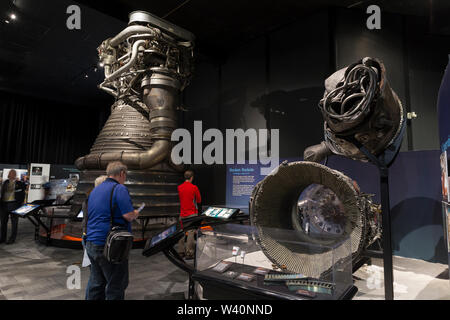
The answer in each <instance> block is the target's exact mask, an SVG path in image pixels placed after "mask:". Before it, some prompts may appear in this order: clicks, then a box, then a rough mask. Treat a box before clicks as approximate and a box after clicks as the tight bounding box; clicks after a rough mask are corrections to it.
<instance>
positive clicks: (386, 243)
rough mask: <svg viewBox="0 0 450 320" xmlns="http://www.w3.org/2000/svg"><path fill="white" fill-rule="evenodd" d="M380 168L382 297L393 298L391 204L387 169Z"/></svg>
mask: <svg viewBox="0 0 450 320" xmlns="http://www.w3.org/2000/svg"><path fill="white" fill-rule="evenodd" d="M378 168H379V170H380V197H381V212H382V220H381V221H382V225H383V238H382V239H383V269H384V297H385V299H386V300H394V272H393V266H392V238H391V205H390V202H389V172H388V171H389V170H388V168H387V167H378Z"/></svg>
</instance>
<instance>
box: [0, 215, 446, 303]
mask: <svg viewBox="0 0 450 320" xmlns="http://www.w3.org/2000/svg"><path fill="white" fill-rule="evenodd" d="M33 234H34V230H33V227H32V225H31V224H30V223H29V222H28V221H27V220H23V219H20V224H19V235H18V241H17V243H15V244H13V245H5V244H1V245H0V300H4V299H8V300H9V299H11V300H20V299H32V300H41V299H51V300H66V299H83V298H84V290H85V288H86V284H87V281H88V277H89V269H88V268H81V288H80V289H72V290H69V289H67V285H66V282H67V279H68V276H69V274H68V273H66V271H67V268H68V267H69V266H71V265H78V266H80V265H81V261H82V252H81V251H77V250H72V249H62V248H54V247H46V246H44V245H41V244H37V243H36V242H35V241H34V240H33ZM380 266H382V261H380V260H378V259H374V260H373V264H372V266H367V265H365V266H363V267H362V268H361V269H359V270H358V271H357V272H356V273H355V274H354V278H355V284H356V286H357V287H358V289H359V292H358V293H357V295H356V296H355V298H354V299H355V300H370V299H376V300H378V299H383V286H382V284H383V282H382V281H383V279H382V276H383V269H382V267H380ZM394 279H395V282H394V290H395V297H396V299H447V300H450V282H449V280H448V267H447V266H446V265H443V264H437V263H429V262H425V261H422V260H415V259H407V258H401V257H394ZM187 283H188V282H187V278H186V274H185V273H184V272H183V271H181V270H180V269H178V268H177V267H175V266H174V265H173V264H171V263H170V262H169V261H168V260H167V259H166V258H165V257H164V256H163V255H162V254H159V255H156V256H153V257H151V258H145V257H144V256H142V255H141V250H133V251H132V254H131V257H130V285H129V287H128V289H127V292H126V299H130V300H131V299H134V300H146V299H183V297H184V291H186V289H187Z"/></svg>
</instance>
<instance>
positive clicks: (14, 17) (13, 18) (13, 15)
mask: <svg viewBox="0 0 450 320" xmlns="http://www.w3.org/2000/svg"><path fill="white" fill-rule="evenodd" d="M9 17H10V18H11V20H16V18H17V16H16V15H15V14H14V13H11V14H10V15H9Z"/></svg>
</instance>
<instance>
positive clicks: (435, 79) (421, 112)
mask: <svg viewBox="0 0 450 320" xmlns="http://www.w3.org/2000/svg"><path fill="white" fill-rule="evenodd" d="M367 16H368V15H367V14H365V13H364V12H362V11H359V10H344V9H338V10H337V11H336V36H335V39H336V40H335V46H336V56H335V57H336V65H337V67H338V68H342V67H344V66H346V65H348V64H349V63H351V62H353V61H355V60H357V59H359V58H361V57H364V56H373V57H377V58H380V59H381V60H382V61H383V62H384V63H385V65H386V70H387V77H388V81H389V82H390V84H391V87H392V88H393V89H394V91H395V92H396V93H397V94H398V96H399V98H400V100H401V101H402V103H403V105H404V107H405V109H406V110H407V112H410V111H414V112H416V113H417V115H418V117H417V118H416V119H413V120H411V121H408V130H407V134H406V135H405V138H404V141H403V144H402V149H401V150H402V151H405V150H435V149H438V148H439V138H438V126H437V107H436V105H437V93H438V91H439V86H440V82H441V79H442V76H443V74H444V70H445V67H446V66H447V62H448V54H449V53H450V36H448V35H447V36H445V35H439V34H431V33H430V22H429V21H428V19H427V18H425V17H416V16H403V15H398V14H389V13H382V20H381V29H380V30H368V29H367V28H366V25H365V21H366V19H367Z"/></svg>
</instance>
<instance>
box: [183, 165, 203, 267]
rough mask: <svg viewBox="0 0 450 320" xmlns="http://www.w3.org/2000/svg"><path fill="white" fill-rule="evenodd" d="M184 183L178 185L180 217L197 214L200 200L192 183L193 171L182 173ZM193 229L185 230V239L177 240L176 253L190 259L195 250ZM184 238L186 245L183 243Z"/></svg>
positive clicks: (198, 193)
mask: <svg viewBox="0 0 450 320" xmlns="http://www.w3.org/2000/svg"><path fill="white" fill-rule="evenodd" d="M184 179H185V181H184V183H182V184H181V185H179V186H178V196H179V197H180V219H184V218H187V217H191V216H193V215H197V213H198V207H197V205H198V204H199V203H200V202H202V198H201V196H200V191H199V190H198V188H197V186H196V185H193V184H192V181H193V180H194V172H193V171H192V170H187V171H186V172H185V173H184ZM194 237H195V231H188V232H187V239H185V238H184V237H183V238H181V240H180V241H179V242H178V253H179V254H180V255H181V256H186V258H187V259H192V258H193V257H194V252H195V238H194ZM185 240H186V246H185V244H184V242H185Z"/></svg>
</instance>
